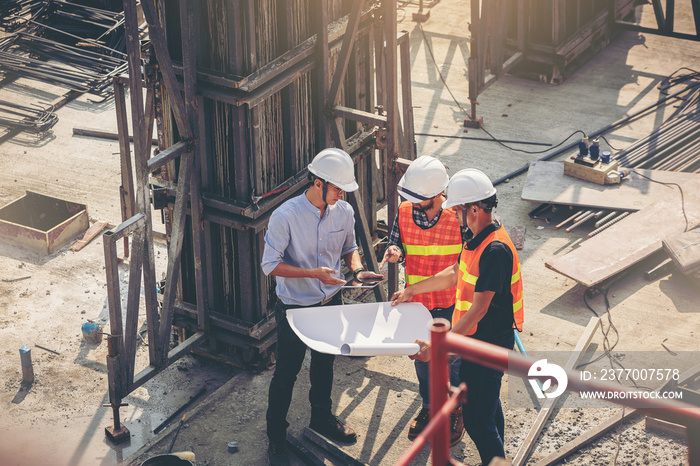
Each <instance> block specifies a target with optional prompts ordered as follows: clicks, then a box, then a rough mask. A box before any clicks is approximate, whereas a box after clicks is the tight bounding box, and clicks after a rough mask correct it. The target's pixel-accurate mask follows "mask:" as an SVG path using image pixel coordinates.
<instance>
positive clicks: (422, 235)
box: [398, 202, 462, 309]
mask: <svg viewBox="0 0 700 466" xmlns="http://www.w3.org/2000/svg"><path fill="white" fill-rule="evenodd" d="M398 217H399V219H398V221H399V231H400V232H401V242H402V247H403V250H404V252H405V253H406V264H405V272H406V286H410V285H415V284H416V283H418V282H420V281H422V280H425V279H426V278H428V277H432V276H433V275H435V274H436V273H438V272H440V271H442V270H444V269H445V268H447V267H449V266H451V265H454V263H455V262H457V259H458V258H459V254H460V252H461V251H462V232H461V229H460V227H459V223H458V222H457V218H456V217H455V212H454V209H445V210H443V211H442V212H441V213H440V218H439V219H438V221H437V222H436V223H435V225H433V226H432V227H430V228H427V229H423V228H421V227H419V226H418V225H416V223H415V222H414V221H413V204H412V203H410V202H403V203H402V204H401V206H400V207H399V216H398ZM455 291H456V287H451V288H448V289H447V290H441V291H435V292H432V293H424V294H419V295H417V296H416V297H414V298H413V302H420V303H423V305H424V306H425V307H426V308H428V309H435V308H446V307H450V306H452V304H454V301H455Z"/></svg>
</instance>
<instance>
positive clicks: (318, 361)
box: [266, 293, 342, 440]
mask: <svg viewBox="0 0 700 466" xmlns="http://www.w3.org/2000/svg"><path fill="white" fill-rule="evenodd" d="M339 304H342V301H341V297H340V293H337V294H336V295H335V296H334V297H333V299H332V300H331V301H330V302H329V303H327V304H326V306H336V305H339ZM299 307H304V306H288V305H286V304H284V303H283V302H282V301H277V304H275V318H276V319H277V364H276V366H275V373H274V374H273V376H272V382H270V392H269V396H268V404H267V415H266V417H267V436H268V437H269V438H270V439H271V440H283V439H284V438H285V437H286V435H287V427H289V423H288V422H287V413H288V412H289V405H290V404H291V402H292V391H293V390H294V383H295V382H296V380H297V375H298V374H299V371H300V370H301V365H302V363H303V362H304V357H305V356H306V348H307V346H306V344H304V343H303V342H302V341H301V340H300V339H299V337H298V336H297V335H296V333H294V330H292V328H291V327H290V326H289V322H288V321H287V309H293V308H299ZM334 361H335V355H333V354H324V353H319V352H317V351H314V350H311V368H310V370H309V378H310V380H311V389H310V390H309V401H310V402H311V417H312V419H313V418H316V417H324V416H328V415H329V414H330V413H331V405H332V402H331V389H332V388H333V362H334Z"/></svg>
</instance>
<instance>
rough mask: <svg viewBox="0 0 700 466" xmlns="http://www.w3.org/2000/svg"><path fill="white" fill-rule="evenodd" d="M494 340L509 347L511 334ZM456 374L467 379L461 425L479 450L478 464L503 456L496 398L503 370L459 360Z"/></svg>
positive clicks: (500, 418)
mask: <svg viewBox="0 0 700 466" xmlns="http://www.w3.org/2000/svg"><path fill="white" fill-rule="evenodd" d="M494 343H495V344H497V345H499V346H503V347H504V348H508V349H513V344H514V337H513V334H512V333H511V334H510V336H509V337H508V336H504V337H502V338H499V339H498V341H496V342H494ZM459 377H460V379H461V380H462V381H463V382H466V383H467V402H466V404H465V405H464V407H463V411H462V414H463V418H464V429H465V430H466V431H467V434H469V437H471V439H472V441H473V442H474V445H476V449H477V450H478V451H479V456H480V457H481V464H483V465H487V464H489V463H490V462H491V460H492V459H493V458H494V457H497V456H498V457H501V458H505V456H506V455H505V450H504V448H503V439H504V435H503V434H504V430H505V429H504V426H505V421H504V418H503V408H502V407H501V399H500V394H501V379H502V378H503V372H501V371H497V370H494V369H489V368H487V367H484V366H481V365H479V364H475V363H473V362H470V361H466V360H462V366H461V368H460V372H459Z"/></svg>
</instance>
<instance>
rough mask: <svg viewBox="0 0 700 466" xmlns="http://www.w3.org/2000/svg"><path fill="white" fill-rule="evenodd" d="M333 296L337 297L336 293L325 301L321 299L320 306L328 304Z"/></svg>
mask: <svg viewBox="0 0 700 466" xmlns="http://www.w3.org/2000/svg"><path fill="white" fill-rule="evenodd" d="M333 298H335V295H333V296H331V297H330V298H328V299H326V300H325V301H321V302H320V303H319V306H325V305H326V304H328V303H330V302H331V301H333Z"/></svg>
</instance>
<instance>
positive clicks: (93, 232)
mask: <svg viewBox="0 0 700 466" xmlns="http://www.w3.org/2000/svg"><path fill="white" fill-rule="evenodd" d="M107 223H108V222H105V221H99V222H95V223H93V224H92V226H91V227H90V228H88V230H87V231H86V232H85V234H84V235H83V237H82V238H81V239H79V240H78V241H76V242H75V243H73V246H71V247H70V250H71V251H75V252H78V251H80V250H81V249H83V248H84V247H85V246H86V245H87V244H88V243H89V242H90V241H91V240H92V239H93V238H94V237H95V236H97V234H98V233H99V232H101V231H102V230H104V228H105V227H106V226H107Z"/></svg>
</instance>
